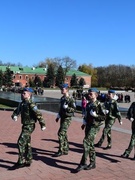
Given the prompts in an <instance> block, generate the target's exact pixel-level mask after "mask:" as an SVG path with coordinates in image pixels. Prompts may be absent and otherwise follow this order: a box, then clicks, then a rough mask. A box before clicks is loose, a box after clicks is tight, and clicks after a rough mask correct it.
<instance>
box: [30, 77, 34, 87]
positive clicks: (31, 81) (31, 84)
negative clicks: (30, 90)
mask: <svg viewBox="0 0 135 180" xmlns="http://www.w3.org/2000/svg"><path fill="white" fill-rule="evenodd" d="M29 86H30V87H35V83H34V81H33V80H32V79H31V78H30V79H29Z"/></svg>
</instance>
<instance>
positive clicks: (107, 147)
mask: <svg viewBox="0 0 135 180" xmlns="http://www.w3.org/2000/svg"><path fill="white" fill-rule="evenodd" d="M111 148H112V146H111V145H110V144H109V145H107V146H106V147H105V148H103V149H104V150H107V149H111Z"/></svg>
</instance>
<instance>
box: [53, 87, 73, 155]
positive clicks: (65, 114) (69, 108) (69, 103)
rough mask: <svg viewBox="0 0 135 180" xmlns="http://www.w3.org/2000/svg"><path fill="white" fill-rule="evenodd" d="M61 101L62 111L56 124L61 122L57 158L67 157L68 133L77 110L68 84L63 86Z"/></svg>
mask: <svg viewBox="0 0 135 180" xmlns="http://www.w3.org/2000/svg"><path fill="white" fill-rule="evenodd" d="M61 94H62V95H63V96H62V97H61V99H60V110H59V113H58V115H57V117H56V122H58V121H59V120H60V128H59V130H58V139H59V150H58V152H57V153H56V154H55V155H54V156H55V157H58V156H62V155H67V154H68V151H69V143H68V137H67V131H68V128H69V126H70V124H71V119H72V116H73V113H74V110H75V101H74V99H73V97H70V95H69V87H68V84H62V86H61Z"/></svg>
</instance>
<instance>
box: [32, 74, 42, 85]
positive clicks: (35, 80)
mask: <svg viewBox="0 0 135 180" xmlns="http://www.w3.org/2000/svg"><path fill="white" fill-rule="evenodd" d="M34 83H35V86H37V87H42V81H41V78H40V77H39V76H38V75H37V74H36V75H35V79H34Z"/></svg>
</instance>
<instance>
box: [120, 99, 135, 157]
mask: <svg viewBox="0 0 135 180" xmlns="http://www.w3.org/2000/svg"><path fill="white" fill-rule="evenodd" d="M127 119H129V120H130V121H131V122H132V125H131V129H132V135H131V138H130V143H129V146H128V148H127V149H126V150H125V152H124V153H123V154H122V155H121V157H123V158H128V157H129V155H130V153H131V151H132V149H133V148H135V102H133V103H132V104H131V106H130V107H129V109H128V112H127ZM133 159H134V160H135V152H134V158H133Z"/></svg>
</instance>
